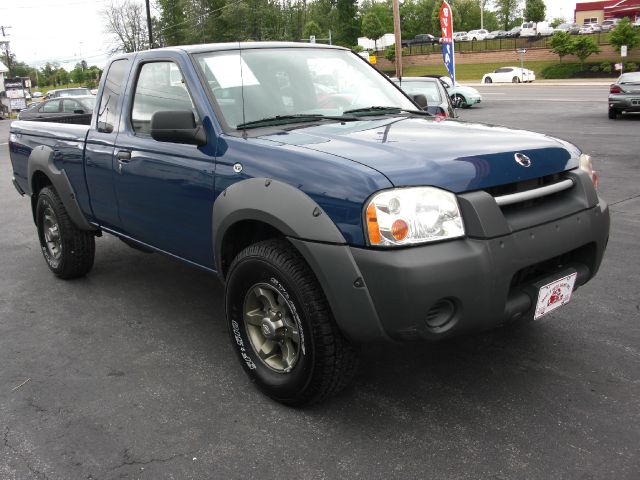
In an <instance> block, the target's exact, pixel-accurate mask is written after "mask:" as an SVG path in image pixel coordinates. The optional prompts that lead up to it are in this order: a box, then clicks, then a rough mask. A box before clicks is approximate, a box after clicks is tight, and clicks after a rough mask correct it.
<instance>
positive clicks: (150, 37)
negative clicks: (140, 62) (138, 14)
mask: <svg viewBox="0 0 640 480" xmlns="http://www.w3.org/2000/svg"><path fill="white" fill-rule="evenodd" d="M146 4H147V30H149V50H151V49H152V48H153V32H152V30H151V6H150V5H149V0H146Z"/></svg>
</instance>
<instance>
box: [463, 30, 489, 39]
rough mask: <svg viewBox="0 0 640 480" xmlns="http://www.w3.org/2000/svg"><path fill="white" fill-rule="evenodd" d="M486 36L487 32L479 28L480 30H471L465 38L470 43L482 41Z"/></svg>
mask: <svg viewBox="0 0 640 480" xmlns="http://www.w3.org/2000/svg"><path fill="white" fill-rule="evenodd" d="M487 35H489V30H485V29H484V28H481V29H480V30H471V31H470V32H469V33H467V37H468V38H469V40H471V41H476V40H484V39H486V38H487Z"/></svg>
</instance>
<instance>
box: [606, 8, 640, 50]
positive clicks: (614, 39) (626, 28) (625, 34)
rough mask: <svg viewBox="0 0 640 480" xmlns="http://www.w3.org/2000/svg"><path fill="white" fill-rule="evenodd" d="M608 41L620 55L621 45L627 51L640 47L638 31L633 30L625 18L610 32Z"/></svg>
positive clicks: (639, 33) (639, 32)
mask: <svg viewBox="0 0 640 480" xmlns="http://www.w3.org/2000/svg"><path fill="white" fill-rule="evenodd" d="M609 41H610V42H611V45H613V48H615V49H616V51H617V52H618V53H620V47H622V45H626V46H627V47H629V50H633V49H634V48H637V47H639V46H640V30H638V29H636V28H633V25H632V24H631V20H629V18H627V17H625V18H623V19H622V20H621V21H620V23H618V25H616V28H614V29H613V30H612V31H611V35H610V36H609Z"/></svg>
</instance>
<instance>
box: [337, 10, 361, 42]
mask: <svg viewBox="0 0 640 480" xmlns="http://www.w3.org/2000/svg"><path fill="white" fill-rule="evenodd" d="M357 14H358V2H357V0H336V36H335V38H336V43H337V44H338V45H342V46H345V47H348V46H349V45H353V44H354V43H358V35H359V34H360V22H359V20H358V17H357Z"/></svg>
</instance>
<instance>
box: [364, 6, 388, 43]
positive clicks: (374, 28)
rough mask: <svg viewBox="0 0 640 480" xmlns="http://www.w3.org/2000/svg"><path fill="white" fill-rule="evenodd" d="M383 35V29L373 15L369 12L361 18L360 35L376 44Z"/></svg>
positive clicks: (376, 17)
mask: <svg viewBox="0 0 640 480" xmlns="http://www.w3.org/2000/svg"><path fill="white" fill-rule="evenodd" d="M384 34H385V29H384V27H383V26H382V22H381V21H380V19H379V18H378V16H377V15H376V14H375V13H373V12H369V13H367V14H366V15H365V16H364V17H363V18H362V35H364V36H365V37H367V38H368V39H370V40H373V41H375V42H377V40H378V39H379V38H380V37H381V36H382V35H384Z"/></svg>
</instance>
